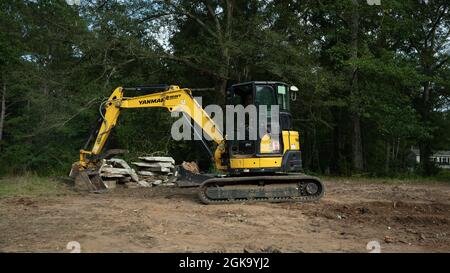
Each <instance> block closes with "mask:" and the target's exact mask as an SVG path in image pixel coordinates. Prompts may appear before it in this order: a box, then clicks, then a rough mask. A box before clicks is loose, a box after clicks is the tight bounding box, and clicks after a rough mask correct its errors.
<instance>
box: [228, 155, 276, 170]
mask: <svg viewBox="0 0 450 273" xmlns="http://www.w3.org/2000/svg"><path fill="white" fill-rule="evenodd" d="M281 161H282V157H256V158H232V159H230V167H231V168H232V169H256V168H280V167H281Z"/></svg>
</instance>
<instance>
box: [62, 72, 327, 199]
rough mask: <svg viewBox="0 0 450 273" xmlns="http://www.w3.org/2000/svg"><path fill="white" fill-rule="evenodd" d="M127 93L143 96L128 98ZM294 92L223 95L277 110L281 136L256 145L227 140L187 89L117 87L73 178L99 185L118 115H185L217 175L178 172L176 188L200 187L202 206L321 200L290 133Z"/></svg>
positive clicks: (252, 90)
mask: <svg viewBox="0 0 450 273" xmlns="http://www.w3.org/2000/svg"><path fill="white" fill-rule="evenodd" d="M128 91H140V92H144V93H145V94H144V95H140V96H136V97H127V96H125V93H126V92H128ZM297 92H298V89H297V88H296V87H295V86H290V85H288V84H285V83H282V82H262V81H259V82H256V81H253V82H245V83H239V84H235V85H232V86H231V87H230V88H229V89H228V90H227V93H226V98H227V105H243V106H248V105H255V106H258V107H259V106H261V105H265V106H267V107H266V108H258V109H269V110H268V112H269V113H270V107H271V106H272V105H278V106H279V108H278V109H279V115H278V118H279V122H278V124H279V129H280V130H273V131H279V135H276V136H274V135H273V134H265V135H263V136H262V137H260V136H259V135H258V136H257V138H256V140H234V139H230V140H228V139H227V136H225V135H224V134H223V133H222V132H221V130H220V128H218V126H217V125H216V123H215V122H214V120H213V118H211V117H210V115H208V113H207V112H206V111H205V110H204V109H203V108H202V106H201V105H200V104H199V103H198V102H197V101H196V100H195V99H194V97H193V95H192V90H191V89H188V88H180V87H179V86H176V85H149V86H140V87H132V88H127V87H118V88H116V89H115V90H114V92H113V93H112V94H111V96H110V97H109V98H108V99H107V100H105V101H104V102H103V103H102V104H101V106H100V114H101V117H100V119H99V126H98V127H97V129H96V130H95V131H94V132H93V134H92V135H91V137H90V138H89V140H88V141H87V143H86V145H85V147H84V149H82V150H80V158H79V161H78V162H76V163H74V164H73V167H72V170H71V176H72V177H73V178H75V179H76V180H77V179H79V180H88V181H89V182H90V183H93V184H96V183H97V184H98V183H100V182H102V181H101V177H100V176H99V168H100V165H101V161H102V159H104V158H107V157H109V156H111V155H114V154H116V153H117V151H116V150H110V151H104V147H105V143H106V142H107V140H108V137H109V136H110V133H111V130H112V129H113V128H114V127H115V126H116V124H117V120H118V117H119V115H120V113H121V111H122V109H126V108H149V107H159V108H166V109H167V110H168V111H170V112H174V111H175V112H181V113H183V114H184V117H186V118H187V119H188V120H189V124H192V121H193V123H195V124H196V125H197V126H193V125H192V127H193V128H194V132H195V130H196V129H195V127H197V128H201V130H202V131H203V132H204V134H205V135H207V136H208V137H209V139H210V140H212V141H213V142H215V146H216V149H215V151H214V153H213V152H211V151H210V150H209V147H208V145H206V143H205V142H204V140H202V142H203V144H204V147H205V148H206V149H207V150H208V151H209V152H210V155H211V157H212V160H213V161H214V163H215V167H216V170H217V172H218V173H216V174H204V175H202V174H200V175H198V174H193V173H190V172H189V171H187V170H182V169H180V173H179V174H178V175H179V176H180V177H179V179H178V181H177V184H178V186H180V187H183V186H186V187H187V186H196V187H198V196H199V199H200V201H201V202H203V203H204V204H221V203H235V202H247V201H251V202H255V201H265V202H289V201H290V202H292V201H294V202H305V201H315V200H319V199H320V198H321V197H322V195H323V193H324V186H323V184H322V183H321V181H320V180H319V179H318V178H316V177H312V176H307V175H304V174H302V173H301V169H302V161H301V151H300V142H299V133H298V132H297V131H294V130H293V129H292V116H291V114H290V111H289V107H290V106H289V101H290V98H293V97H295V96H296V93H297ZM258 116H259V115H258ZM269 116H270V114H269ZM257 118H258V117H257ZM257 122H260V121H257ZM268 126H269V130H270V125H268ZM196 133H199V132H196ZM89 146H90V147H91V148H90V149H88V147H89Z"/></svg>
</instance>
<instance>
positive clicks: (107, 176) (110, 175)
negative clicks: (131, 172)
mask: <svg viewBox="0 0 450 273" xmlns="http://www.w3.org/2000/svg"><path fill="white" fill-rule="evenodd" d="M100 176H101V177H104V178H123V177H125V176H124V175H123V174H113V173H102V174H101V175H100Z"/></svg>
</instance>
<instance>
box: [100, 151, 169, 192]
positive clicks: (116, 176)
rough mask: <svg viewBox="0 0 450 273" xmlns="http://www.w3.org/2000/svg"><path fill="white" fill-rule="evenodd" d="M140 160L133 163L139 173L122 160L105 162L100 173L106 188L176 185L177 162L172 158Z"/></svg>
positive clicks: (143, 158)
mask: <svg viewBox="0 0 450 273" xmlns="http://www.w3.org/2000/svg"><path fill="white" fill-rule="evenodd" d="M139 159H140V160H141V161H139V162H132V163H131V164H132V165H134V166H135V167H136V169H137V171H136V170H135V169H133V168H132V167H130V166H129V165H128V164H127V163H126V162H125V161H124V160H122V159H118V158H112V159H107V160H104V162H103V164H102V166H101V168H100V170H99V173H100V177H101V178H102V180H103V183H104V184H105V186H106V188H108V189H112V188H115V187H116V186H118V185H122V186H124V187H127V188H138V187H152V186H174V185H175V184H174V182H175V181H176V171H175V165H174V164H175V160H174V159H173V158H172V157H162V156H143V157H139Z"/></svg>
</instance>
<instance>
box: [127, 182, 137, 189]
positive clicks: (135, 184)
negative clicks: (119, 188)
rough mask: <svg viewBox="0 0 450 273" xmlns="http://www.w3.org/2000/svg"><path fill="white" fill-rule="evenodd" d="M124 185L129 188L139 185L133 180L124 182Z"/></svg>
mask: <svg viewBox="0 0 450 273" xmlns="http://www.w3.org/2000/svg"><path fill="white" fill-rule="evenodd" d="M124 185H125V187H126V188H129V189H136V188H138V187H139V185H138V184H137V183H134V182H128V183H125V184H124Z"/></svg>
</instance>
